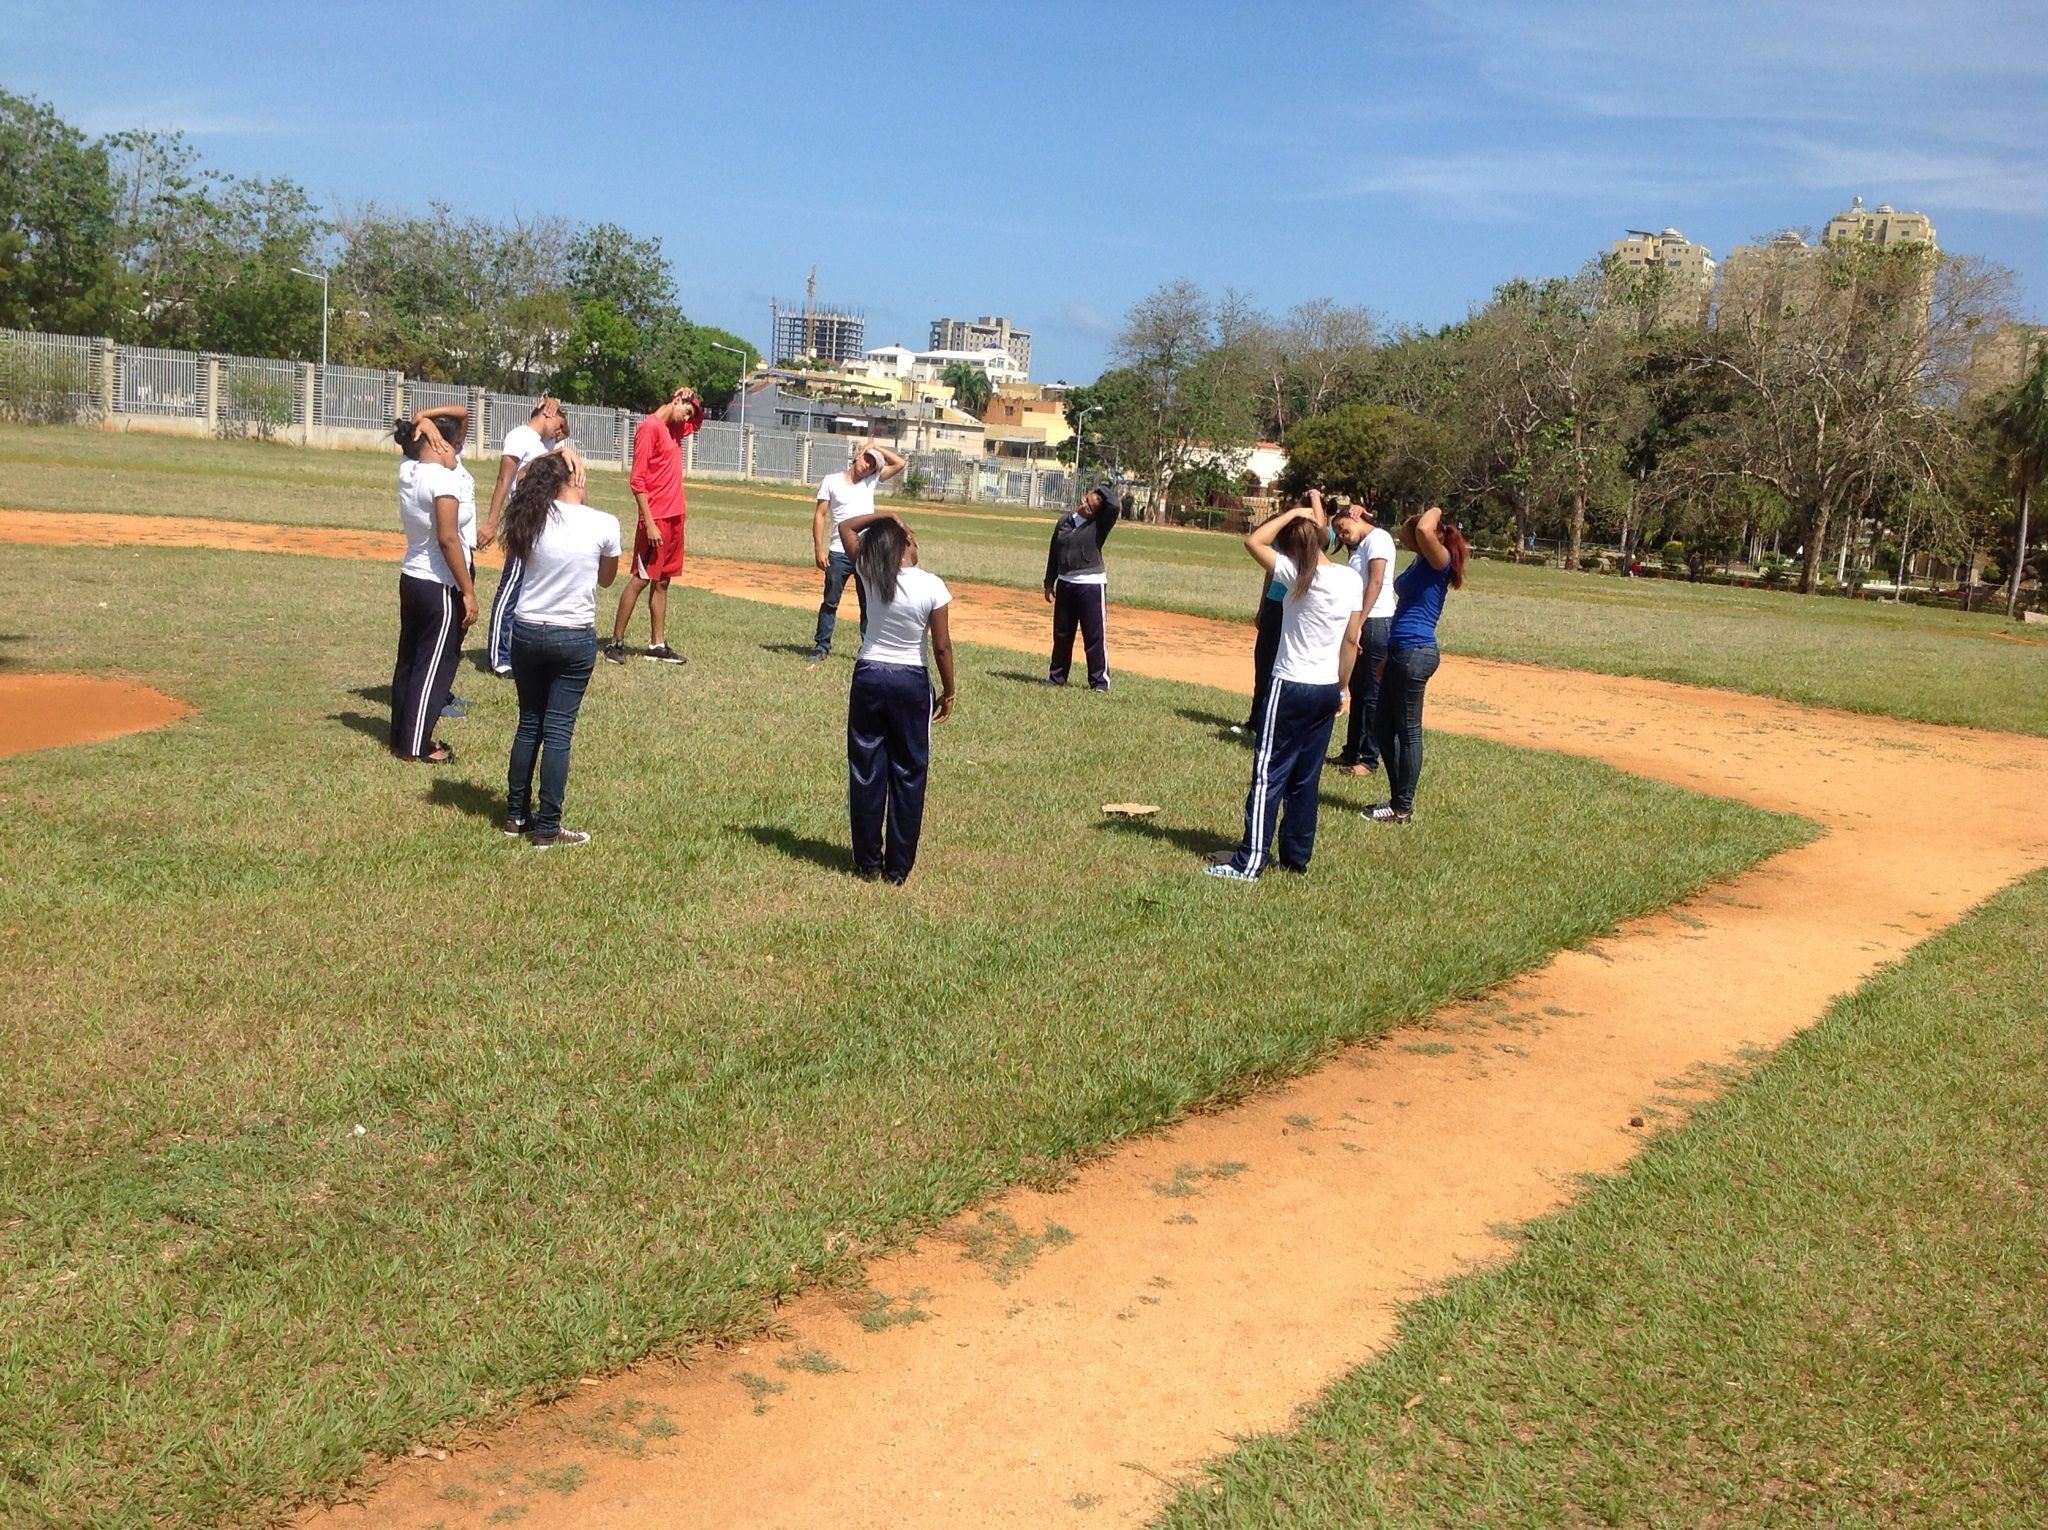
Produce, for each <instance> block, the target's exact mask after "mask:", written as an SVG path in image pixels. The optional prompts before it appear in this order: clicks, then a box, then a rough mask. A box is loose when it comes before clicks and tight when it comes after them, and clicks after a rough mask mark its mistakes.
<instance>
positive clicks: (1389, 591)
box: [1351, 526, 1398, 621]
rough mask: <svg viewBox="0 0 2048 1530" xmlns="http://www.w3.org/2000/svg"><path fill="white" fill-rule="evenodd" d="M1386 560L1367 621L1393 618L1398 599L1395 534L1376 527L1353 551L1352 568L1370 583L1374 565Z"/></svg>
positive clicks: (1367, 614)
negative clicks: (1395, 570) (1395, 573)
mask: <svg viewBox="0 0 2048 1530" xmlns="http://www.w3.org/2000/svg"><path fill="white" fill-rule="evenodd" d="M1382 558H1384V559H1385V560H1386V564H1387V567H1386V571H1385V572H1384V573H1382V574H1381V575H1380V592H1379V594H1377V595H1375V596H1374V597H1373V602H1372V609H1371V610H1370V611H1368V612H1366V613H1365V619H1366V620H1367V621H1374V620H1376V619H1378V618H1379V617H1382V616H1392V615H1393V614H1394V606H1395V605H1396V603H1397V601H1398V597H1397V596H1396V595H1395V594H1394V534H1393V533H1392V532H1390V531H1388V530H1387V529H1386V528H1384V527H1381V526H1375V527H1373V529H1372V530H1370V531H1368V532H1367V533H1366V534H1365V540H1364V541H1362V542H1360V543H1359V544H1358V545H1357V546H1356V547H1354V548H1352V549H1351V568H1352V571H1353V572H1354V573H1356V574H1357V575H1358V577H1359V578H1360V579H1363V580H1366V581H1368V582H1370V580H1371V579H1372V565H1373V563H1374V562H1376V561H1377V560H1379V559H1382Z"/></svg>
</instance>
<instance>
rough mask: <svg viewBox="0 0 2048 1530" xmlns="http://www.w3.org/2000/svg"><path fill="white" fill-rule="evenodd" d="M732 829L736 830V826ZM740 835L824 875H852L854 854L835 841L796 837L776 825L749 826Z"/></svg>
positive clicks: (804, 835)
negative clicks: (805, 863) (829, 872)
mask: <svg viewBox="0 0 2048 1530" xmlns="http://www.w3.org/2000/svg"><path fill="white" fill-rule="evenodd" d="M734 827H738V826H737V825H735V826H734ZM740 832H741V833H742V834H744V835H746V836H747V838H749V839H751V840H752V841H753V842H754V843H755V844H757V845H766V846H767V847H768V848H769V849H770V850H778V851H780V852H781V853H782V854H784V855H786V856H788V857H789V858H790V859H791V860H793V861H809V862H810V863H811V864H812V865H813V866H823V867H824V868H825V869H826V870H827V871H844V872H847V873H848V874H851V873H852V871H853V851H852V850H851V849H850V848H848V847H847V846H846V845H844V844H841V843H840V842H839V841H837V840H830V839H813V838H812V837H811V836H810V835H808V834H798V833H796V832H795V831H794V830H792V829H785V828H783V827H781V826H780V825H779V824H769V823H756V824H749V825H747V826H746V827H745V828H742V829H740Z"/></svg>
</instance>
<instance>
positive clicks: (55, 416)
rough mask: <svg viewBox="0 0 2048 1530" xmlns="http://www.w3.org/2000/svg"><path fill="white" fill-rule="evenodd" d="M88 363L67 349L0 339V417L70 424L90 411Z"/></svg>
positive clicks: (16, 420)
mask: <svg viewBox="0 0 2048 1530" xmlns="http://www.w3.org/2000/svg"><path fill="white" fill-rule="evenodd" d="M90 393H91V390H90V387H89V378H88V367H87V365H86V362H85V360H84V358H83V357H80V356H78V355H76V354H74V353H72V352H70V351H53V350H45V349H43V348H42V347H41V346H38V345H35V344H33V343H32V342H29V341H25V340H12V339H0V419H8V420H13V421H15V422H16V423H17V424H21V425H73V424H76V423H77V422H78V421H80V420H82V419H84V418H85V417H86V415H87V414H88V413H89V412H90V409H91V405H90Z"/></svg>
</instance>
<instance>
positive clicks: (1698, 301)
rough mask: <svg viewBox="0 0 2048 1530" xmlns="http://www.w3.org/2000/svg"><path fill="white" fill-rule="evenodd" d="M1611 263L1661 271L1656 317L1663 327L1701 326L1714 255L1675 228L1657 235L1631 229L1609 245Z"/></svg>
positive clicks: (1708, 301)
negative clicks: (1662, 278) (1662, 288)
mask: <svg viewBox="0 0 2048 1530" xmlns="http://www.w3.org/2000/svg"><path fill="white" fill-rule="evenodd" d="M1609 254H1610V255H1611V256H1612V257H1613V259H1614V261H1615V263H1616V264H1617V265H1619V266H1621V267H1623V268H1624V269H1627V270H1632V271H1643V272H1649V271H1662V272H1664V273H1665V288H1664V293H1663V295H1662V296H1661V297H1660V298H1659V299H1658V304H1657V308H1658V315H1657V316H1658V318H1660V319H1661V320H1663V321H1664V322H1665V323H1667V324H1704V323H1706V322H1707V309H1708V306H1709V305H1710V304H1711V303H1712V302H1713V300H1714V256H1713V252H1712V251H1711V250H1709V249H1708V248H1707V247H1706V246H1705V245H1703V244H1694V243H1693V242H1692V241H1691V240H1690V239H1688V238H1686V237H1685V235H1683V234H1681V233H1680V232H1679V231H1678V230H1677V229H1675V228H1667V229H1664V230H1662V231H1660V232H1658V233H1654V234H1653V233H1651V232H1650V231H1649V230H1648V229H1640V228H1632V229H1630V230H1629V231H1628V237H1627V238H1625V239H1617V240H1615V241H1614V243H1613V244H1612V245H1611V246H1609Z"/></svg>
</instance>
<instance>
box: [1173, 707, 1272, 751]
mask: <svg viewBox="0 0 2048 1530" xmlns="http://www.w3.org/2000/svg"><path fill="white" fill-rule="evenodd" d="M1173 714H1174V716H1176V717H1180V718H1185V719H1186V720H1187V721H1189V722H1191V723H1194V724H1195V725H1196V726H1198V727H1203V728H1214V729H1215V730H1216V736H1217V738H1219V739H1221V740H1222V741H1223V742H1224V743H1226V744H1244V745H1246V746H1249V745H1251V744H1252V743H1253V742H1254V740H1253V738H1252V736H1251V734H1250V733H1249V732H1244V733H1233V732H1231V731H1230V730H1231V729H1232V728H1238V727H1242V726H1243V725H1242V724H1241V723H1240V722H1239V721H1238V719H1237V718H1235V717H1225V716H1224V715H1223V714H1222V713H1221V712H1204V711H1203V710H1201V708H1199V707H1175V708H1174V709H1173Z"/></svg>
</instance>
